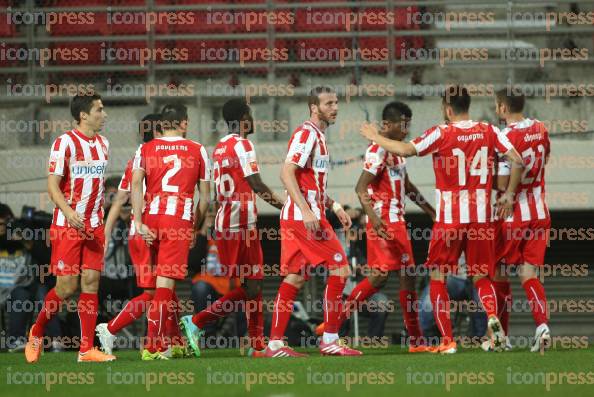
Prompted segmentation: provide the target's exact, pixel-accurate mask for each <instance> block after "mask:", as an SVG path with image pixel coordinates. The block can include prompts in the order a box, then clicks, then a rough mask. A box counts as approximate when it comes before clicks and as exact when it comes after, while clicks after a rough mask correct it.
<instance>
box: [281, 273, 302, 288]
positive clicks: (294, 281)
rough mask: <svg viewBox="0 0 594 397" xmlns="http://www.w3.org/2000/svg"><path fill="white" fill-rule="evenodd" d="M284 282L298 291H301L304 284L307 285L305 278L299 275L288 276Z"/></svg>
mask: <svg viewBox="0 0 594 397" xmlns="http://www.w3.org/2000/svg"><path fill="white" fill-rule="evenodd" d="M284 282H285V283H288V284H291V285H293V286H294V287H296V288H298V289H301V287H303V284H305V277H303V276H301V275H299V274H288V275H287V276H286V277H285V279H284Z"/></svg>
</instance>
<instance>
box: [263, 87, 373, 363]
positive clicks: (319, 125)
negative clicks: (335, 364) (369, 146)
mask: <svg viewBox="0 0 594 397" xmlns="http://www.w3.org/2000/svg"><path fill="white" fill-rule="evenodd" d="M308 107H309V111H310V118H309V120H307V121H305V122H304V123H303V124H301V125H300V126H299V127H297V129H295V131H294V132H293V135H292V137H291V139H290V141H289V150H288V153H287V158H286V160H285V163H284V165H283V168H282V171H281V180H282V182H283V185H284V186H285V188H286V190H287V192H288V194H289V197H288V199H287V201H286V202H285V205H284V206H283V209H282V211H281V221H280V226H281V264H280V266H281V271H282V272H283V274H285V275H286V276H285V278H284V280H283V282H282V283H281V285H280V287H279V290H278V294H277V296H276V299H275V302H274V312H273V315H272V326H271V330H270V341H269V343H268V346H267V347H266V350H265V351H264V353H263V354H262V356H264V357H303V356H305V355H304V354H301V353H297V352H295V351H294V350H293V349H291V348H290V347H288V346H286V345H285V344H284V342H283V337H284V333H285V329H286V327H287V323H288V321H289V318H290V316H291V312H292V311H293V302H294V300H295V298H296V297H297V293H298V292H299V290H300V289H301V287H302V286H303V284H304V283H305V281H306V279H307V276H308V271H309V267H310V266H324V267H326V268H327V269H328V271H329V276H328V281H327V284H326V289H325V291H324V321H325V323H326V325H325V332H324V335H323V336H322V342H321V343H320V352H321V353H322V354H323V355H335V356H352V355H361V354H362V353H361V352H360V351H357V350H354V349H351V348H349V347H348V346H346V344H344V342H343V341H342V340H339V337H338V328H339V327H340V321H339V316H340V313H341V312H342V291H343V289H344V285H345V281H346V278H347V277H348V276H349V275H350V268H349V266H348V263H347V259H346V255H345V252H344V250H343V248H342V245H341V244H340V242H339V240H338V238H337V237H336V234H335V233H334V230H333V229H332V226H331V225H330V223H329V222H328V220H327V219H326V216H325V214H324V210H325V209H326V208H332V210H333V211H334V213H335V214H336V216H337V217H338V219H339V220H340V222H341V223H342V225H343V226H344V227H345V228H349V227H350V226H351V219H350V217H349V216H348V214H347V213H346V212H345V211H344V209H343V208H342V206H341V205H340V204H339V203H338V202H336V201H334V200H332V199H331V198H330V197H328V193H327V190H326V189H327V180H328V171H329V168H330V155H329V153H328V146H327V145H326V137H325V135H324V132H325V131H326V129H327V128H328V126H330V125H331V124H334V122H335V121H336V116H337V114H338V98H337V96H336V92H334V90H333V89H331V88H329V87H323V86H322V87H315V88H314V89H312V91H311V92H310V95H309V98H308Z"/></svg>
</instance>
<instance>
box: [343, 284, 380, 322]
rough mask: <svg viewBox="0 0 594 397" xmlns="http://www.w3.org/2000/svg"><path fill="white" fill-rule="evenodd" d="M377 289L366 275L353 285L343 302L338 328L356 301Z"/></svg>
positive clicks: (363, 298) (348, 315)
mask: <svg viewBox="0 0 594 397" xmlns="http://www.w3.org/2000/svg"><path fill="white" fill-rule="evenodd" d="M378 291H379V289H377V288H374V287H373V285H371V283H370V282H369V279H368V278H367V277H366V278H365V279H363V280H362V281H361V282H360V283H359V284H357V285H355V288H353V290H352V291H351V294H350V295H349V297H348V298H347V299H346V301H345V302H344V310H343V311H342V313H341V314H340V319H339V321H340V324H339V325H338V328H339V329H340V325H342V323H343V322H344V320H346V319H347V318H349V317H350V315H351V311H352V310H353V309H355V308H356V307H357V303H359V302H363V301H365V300H367V298H369V297H370V296H371V295H373V294H375V293H376V292H378Z"/></svg>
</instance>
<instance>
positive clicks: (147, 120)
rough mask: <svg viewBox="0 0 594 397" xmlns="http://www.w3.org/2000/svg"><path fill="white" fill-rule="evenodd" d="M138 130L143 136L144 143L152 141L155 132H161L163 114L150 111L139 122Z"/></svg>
mask: <svg viewBox="0 0 594 397" xmlns="http://www.w3.org/2000/svg"><path fill="white" fill-rule="evenodd" d="M138 132H139V133H140V136H142V141H143V142H144V143H147V142H150V141H152V140H153V139H154V138H155V132H158V133H161V132H162V129H161V115H160V114H158V113H150V114H147V115H146V116H144V117H143V118H142V120H141V121H140V123H139V124H138Z"/></svg>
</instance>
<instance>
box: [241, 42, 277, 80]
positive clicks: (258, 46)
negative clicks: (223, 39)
mask: <svg viewBox="0 0 594 397" xmlns="http://www.w3.org/2000/svg"><path fill="white" fill-rule="evenodd" d="M287 44H288V42H287V41H285V40H276V41H275V43H274V49H273V52H272V53H268V52H267V51H266V50H264V49H267V48H268V42H267V40H266V39H256V40H237V41H235V42H234V43H233V47H232V48H239V49H242V48H247V49H251V50H253V51H254V52H253V53H252V56H251V58H250V59H245V60H244V64H249V63H266V62H268V60H269V59H270V57H272V59H273V61H274V62H287V61H288V60H289V48H288V47H287ZM262 50H264V51H262ZM267 54H268V55H267ZM237 61H238V60H234V62H237ZM245 71H246V73H248V74H265V73H266V71H267V69H266V68H257V69H253V68H246V69H245Z"/></svg>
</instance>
